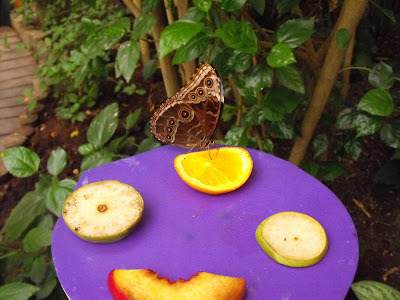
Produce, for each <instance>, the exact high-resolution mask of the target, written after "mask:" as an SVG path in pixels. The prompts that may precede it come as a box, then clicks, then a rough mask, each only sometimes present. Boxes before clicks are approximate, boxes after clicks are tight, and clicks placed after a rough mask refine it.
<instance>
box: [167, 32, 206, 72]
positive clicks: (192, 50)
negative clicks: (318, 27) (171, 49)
mask: <svg viewBox="0 0 400 300" xmlns="http://www.w3.org/2000/svg"><path fill="white" fill-rule="evenodd" d="M209 40H210V36H209V35H208V34H207V33H206V32H205V31H200V32H199V33H198V34H196V35H195V36H194V37H192V38H191V39H190V40H189V41H188V42H187V43H186V44H184V45H183V46H182V47H180V48H179V49H178V50H177V51H176V53H175V55H174V58H173V60H172V63H173V64H174V65H180V64H183V63H184V62H187V61H190V60H193V59H195V58H198V57H199V56H200V55H201V54H203V52H204V51H205V50H206V49H207V47H208V43H209Z"/></svg>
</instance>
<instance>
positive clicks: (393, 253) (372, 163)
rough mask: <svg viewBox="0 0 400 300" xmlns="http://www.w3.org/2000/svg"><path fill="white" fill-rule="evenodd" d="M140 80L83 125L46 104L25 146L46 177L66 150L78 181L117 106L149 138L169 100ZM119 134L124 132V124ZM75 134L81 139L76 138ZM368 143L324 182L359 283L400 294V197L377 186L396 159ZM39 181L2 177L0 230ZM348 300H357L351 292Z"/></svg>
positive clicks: (157, 83) (154, 83)
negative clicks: (347, 233) (352, 230)
mask: <svg viewBox="0 0 400 300" xmlns="http://www.w3.org/2000/svg"><path fill="white" fill-rule="evenodd" d="M141 78H142V77H141V74H140V70H137V72H136V73H135V79H134V82H135V83H136V84H137V85H138V86H139V87H145V88H146V90H147V91H148V93H147V95H145V96H138V95H132V96H126V95H117V96H115V95H114V94H113V93H112V91H113V87H112V86H110V85H109V84H105V85H104V86H103V89H102V90H103V95H102V96H101V98H100V100H98V102H97V104H96V106H95V107H93V108H90V109H87V110H86V112H85V113H86V115H87V119H86V120H85V121H84V122H82V123H75V124H71V123H70V122H68V121H64V120H60V119H59V118H57V117H56V115H55V108H56V101H55V100H54V99H52V98H48V99H45V100H44V101H43V104H44V105H45V109H44V110H43V111H42V112H41V113H40V115H39V118H38V121H37V123H36V124H35V131H34V133H33V134H32V136H31V137H30V138H29V139H28V141H27V142H26V143H25V146H26V147H29V148H31V149H33V150H34V151H36V152H37V153H38V154H39V156H40V157H41V172H43V173H45V168H46V162H47V159H48V157H49V155H50V152H51V151H52V150H53V149H55V148H57V147H61V148H63V149H64V150H65V151H66V152H67V154H68V158H67V166H66V168H65V169H64V171H63V173H62V174H61V175H60V178H66V177H67V178H73V179H75V180H78V175H77V174H78V173H79V168H80V164H81V161H82V156H81V155H80V154H79V152H78V147H79V146H80V145H81V144H84V143H86V131H87V128H88V126H89V124H90V121H91V120H92V118H93V117H94V116H95V115H96V114H97V113H98V112H99V111H100V110H101V109H102V108H103V107H105V106H106V105H108V104H110V103H112V102H117V103H118V104H119V107H120V120H124V117H125V116H126V115H128V114H129V113H131V112H133V111H134V110H135V109H137V108H139V107H142V108H143V112H142V114H141V117H140V119H139V122H138V123H137V125H136V126H135V127H134V128H133V129H132V130H131V132H130V135H132V136H134V137H135V138H136V141H137V142H140V141H141V140H142V139H143V138H145V135H144V128H145V127H146V126H148V120H149V119H150V117H151V115H152V114H153V112H154V108H155V107H158V106H159V104H160V103H161V102H162V101H163V100H164V99H166V95H165V92H164V87H163V84H162V81H161V80H160V78H158V79H157V78H156V79H152V80H148V81H146V82H143V80H142V79H141ZM355 86H357V84H356V85H355ZM359 86H361V87H362V84H361V83H360V85H359ZM361 89H362V88H361ZM352 91H353V93H357V88H353V86H352ZM121 123H122V122H121ZM221 128H223V130H224V129H225V128H229V126H227V124H221ZM118 130H120V131H121V132H123V130H124V129H123V127H122V124H120V126H119V129H118ZM73 132H74V133H77V135H74V134H72V135H71V133H73ZM363 143H364V148H363V152H362V154H361V156H360V157H359V159H358V160H356V161H354V160H351V159H343V160H342V163H343V165H344V167H345V169H346V172H345V174H344V175H342V176H341V177H340V178H339V179H337V180H335V181H333V182H324V183H325V184H326V185H327V186H328V187H329V188H330V189H331V190H332V191H333V192H334V193H335V194H336V195H337V196H338V198H339V199H340V200H341V201H342V202H343V204H344V205H345V207H346V208H347V210H348V212H349V213H350V215H351V217H352V219H353V221H354V223H355V226H356V229H357V234H358V238H359V244H360V259H359V265H358V269H357V273H356V276H355V281H360V280H376V281H380V282H385V283H387V284H389V285H391V286H392V287H394V288H396V289H399V290H400V268H399V267H400V235H399V232H400V199H399V198H400V195H399V192H396V191H393V190H388V191H383V192H380V193H377V192H376V189H375V186H374V184H373V178H374V176H375V174H376V172H377V171H378V170H379V168H380V167H381V166H382V165H384V164H385V163H386V162H387V161H389V160H390V159H391V157H392V155H393V150H392V149H389V148H388V147H386V146H385V145H384V144H383V143H382V142H381V141H380V138H379V136H378V135H373V136H370V137H366V138H364V139H363ZM290 146H291V145H282V146H281V147H280V148H279V149H281V150H280V151H281V152H280V153H277V155H278V156H280V157H283V158H285V159H287V154H288V150H290ZM134 152H135V150H133V151H132V153H129V154H130V155H133V154H134ZM285 156H286V157H285ZM37 180H38V176H37V175H36V176H32V177H29V178H26V179H18V178H15V177H12V176H10V175H7V176H5V177H3V178H0V227H2V226H3V225H4V223H5V221H6V219H7V216H8V215H9V213H10V212H11V210H12V208H13V207H14V206H15V205H16V204H17V203H18V200H19V199H21V197H22V196H23V195H24V194H25V193H26V192H27V191H30V190H33V189H34V184H35V182H36V181H37ZM346 299H355V296H354V294H353V293H352V291H351V290H350V291H349V294H348V296H347V298H346Z"/></svg>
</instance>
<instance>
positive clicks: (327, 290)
mask: <svg viewBox="0 0 400 300" xmlns="http://www.w3.org/2000/svg"><path fill="white" fill-rule="evenodd" d="M248 150H249V152H250V155H251V157H252V159H253V161H254V169H253V173H252V174H251V176H250V178H249V180H248V181H247V183H245V185H243V186H242V187H241V188H240V189H238V190H236V191H233V192H231V193H227V194H222V195H216V196H212V195H207V194H203V193H200V192H197V191H195V190H193V189H192V188H190V187H189V186H188V185H186V184H185V183H184V182H183V181H182V180H181V179H180V178H179V176H178V175H177V173H176V171H175V168H174V165H173V161H174V158H175V157H176V156H177V155H179V154H182V153H186V152H187V150H186V149H181V148H178V147H174V146H164V147H161V148H158V149H156V150H152V151H149V152H146V153H143V154H140V155H136V156H132V157H129V158H126V159H122V160H119V161H116V162H113V163H110V164H107V165H104V166H101V167H97V168H94V169H90V170H87V171H85V172H84V173H83V174H82V176H81V178H80V180H79V182H78V184H77V188H78V187H81V186H83V185H85V184H88V183H91V182H96V181H101V180H107V179H114V180H119V181H121V182H124V183H127V184H130V185H132V186H133V187H135V188H136V189H137V190H138V191H139V192H140V193H141V195H142V197H143V199H144V202H145V207H144V214H143V217H142V219H141V221H140V223H139V224H138V226H137V227H136V229H135V230H134V231H133V233H132V234H131V235H130V236H128V237H127V238H126V239H124V240H121V241H119V242H116V243H112V244H93V243H89V242H86V241H83V240H81V239H80V238H78V237H77V236H75V235H74V234H73V233H72V232H71V231H70V230H69V229H68V228H67V226H66V225H65V223H64V220H63V218H59V220H58V221H57V224H56V226H55V228H54V232H53V239H52V254H53V260H54V265H55V268H56V272H57V275H58V278H59V280H60V282H61V284H62V286H63V288H64V290H65V292H66V294H67V295H68V297H69V298H70V299H73V300H79V299H84V300H88V299H96V300H98V299H112V297H111V295H110V293H109V291H108V288H107V276H108V274H109V272H110V271H111V270H112V269H148V268H150V269H153V270H154V271H156V272H159V274H160V276H163V277H168V278H169V279H170V280H177V279H179V278H183V279H188V278H189V277H190V275H192V274H195V273H196V272H198V271H205V272H210V273H215V274H220V275H227V276H234V277H243V278H245V280H246V285H247V292H246V299H249V300H250V299H263V300H264V299H343V298H344V297H345V295H346V293H347V291H348V289H349V287H350V284H351V282H352V280H353V277H354V274H355V271H356V268H357V263H358V241H357V234H356V229H355V227H354V224H353V222H352V220H351V217H350V215H349V214H348V212H347V210H346V209H345V207H344V206H343V204H342V203H341V202H340V200H339V199H338V198H337V197H336V196H335V195H334V194H333V193H332V192H331V191H330V190H329V189H328V188H327V187H325V186H324V185H323V184H321V183H320V182H319V181H317V180H316V179H314V178H313V177H312V176H310V175H308V174H307V173H305V172H303V171H302V170H301V169H299V168H297V167H295V166H293V165H291V164H290V163H288V162H286V161H284V160H282V159H279V158H277V157H274V156H271V155H268V154H266V153H263V152H260V151H257V150H252V149H248ZM281 211H297V212H301V213H305V214H308V215H310V216H311V217H313V218H315V219H316V220H317V221H319V222H320V223H321V225H322V226H323V227H324V228H325V230H326V233H327V236H328V241H329V249H328V252H327V254H326V256H325V258H324V259H323V260H322V261H321V262H319V263H318V264H316V265H314V266H311V267H307V268H291V267H287V266H283V265H280V264H278V263H277V262H275V261H273V260H272V259H270V258H269V256H268V255H267V254H266V253H265V252H264V251H263V250H262V249H261V247H260V246H259V245H258V243H257V241H256V239H255V231H256V229H257V226H258V225H259V224H260V223H261V221H263V220H264V219H266V218H267V217H269V216H271V215H272V214H275V213H278V212H281Z"/></svg>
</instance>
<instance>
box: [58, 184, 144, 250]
mask: <svg viewBox="0 0 400 300" xmlns="http://www.w3.org/2000/svg"><path fill="white" fill-rule="evenodd" d="M143 208H144V203H143V199H142V196H141V195H140V194H139V192H138V191H136V190H135V189H134V188H133V187H132V186H130V185H128V184H125V183H122V182H119V181H116V180H106V181H99V182H94V183H90V184H87V185H84V186H83V187H81V188H79V189H77V190H76V191H74V192H73V193H72V194H71V195H70V196H69V197H68V198H67V200H66V201H65V204H64V208H63V218H64V221H65V223H66V224H67V226H68V227H69V229H71V230H72V232H73V233H75V234H76V235H77V236H79V237H80V238H82V239H84V240H87V241H89V242H94V243H111V242H115V241H118V240H121V239H123V238H124V237H126V236H127V235H128V234H129V233H130V232H131V231H132V229H133V228H134V226H135V225H136V224H137V223H138V222H139V220H140V218H141V216H142V214H143Z"/></svg>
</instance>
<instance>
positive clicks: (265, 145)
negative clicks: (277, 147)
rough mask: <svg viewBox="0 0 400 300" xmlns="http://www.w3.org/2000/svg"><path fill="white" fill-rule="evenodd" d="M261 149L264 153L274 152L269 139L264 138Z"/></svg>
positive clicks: (272, 144)
mask: <svg viewBox="0 0 400 300" xmlns="http://www.w3.org/2000/svg"><path fill="white" fill-rule="evenodd" d="M261 150H262V151H264V152H266V153H270V154H274V143H273V142H272V141H271V140H270V139H264V140H263V141H262V142H261Z"/></svg>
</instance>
